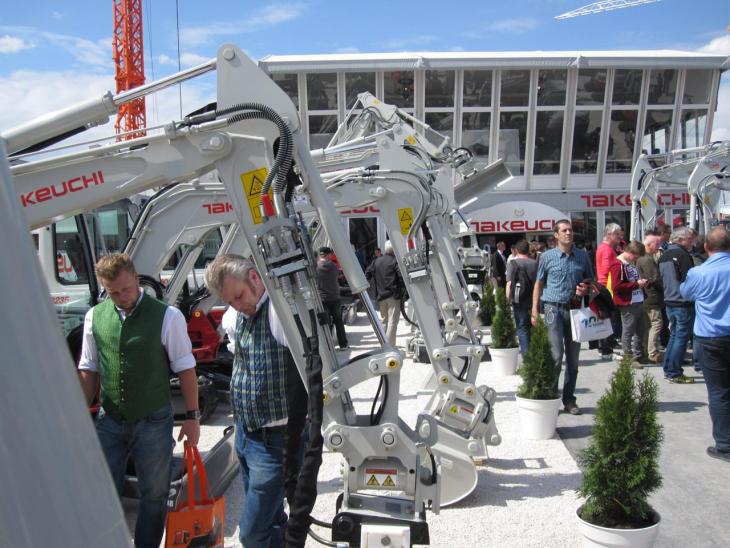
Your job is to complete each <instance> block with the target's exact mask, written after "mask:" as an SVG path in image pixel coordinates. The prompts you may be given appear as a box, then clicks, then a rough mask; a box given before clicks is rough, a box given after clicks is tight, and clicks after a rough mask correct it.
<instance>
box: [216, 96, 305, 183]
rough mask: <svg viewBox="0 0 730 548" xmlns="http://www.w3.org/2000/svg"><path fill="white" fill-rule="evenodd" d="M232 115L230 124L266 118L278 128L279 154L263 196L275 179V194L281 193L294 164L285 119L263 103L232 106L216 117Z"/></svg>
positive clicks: (219, 111)
mask: <svg viewBox="0 0 730 548" xmlns="http://www.w3.org/2000/svg"><path fill="white" fill-rule="evenodd" d="M232 113H235V114H233V116H231V117H230V118H228V123H229V124H235V123H237V122H242V121H245V120H255V119H260V118H264V119H266V120H269V121H271V122H273V123H274V124H275V125H276V127H277V128H278V130H279V137H280V141H279V150H278V151H277V152H278V154H277V155H276V158H275V160H274V165H273V167H272V169H271V171H270V172H269V174H268V175H267V176H266V180H265V181H264V185H263V189H262V191H261V194H262V195H263V194H266V193H267V192H268V191H269V187H270V186H271V184H272V181H273V179H274V177H276V183H275V185H274V192H276V193H280V192H281V191H282V190H283V189H284V188H285V186H286V178H287V174H288V173H289V168H290V167H291V165H292V162H293V148H294V145H293V140H292V135H291V131H290V130H289V126H287V125H286V122H285V121H284V119H283V118H282V117H281V116H279V114H278V113H277V112H276V111H275V110H274V109H272V108H271V107H269V106H267V105H264V104H263V103H240V104H237V105H232V106H230V107H228V108H225V109H222V110H217V111H216V117H221V116H226V115H228V114H232Z"/></svg>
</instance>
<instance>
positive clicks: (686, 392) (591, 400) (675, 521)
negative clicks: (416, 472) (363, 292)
mask: <svg viewBox="0 0 730 548" xmlns="http://www.w3.org/2000/svg"><path fill="white" fill-rule="evenodd" d="M347 329H348V336H349V337H350V343H351V346H352V350H351V352H353V353H360V352H362V351H364V350H366V349H367V348H370V347H372V346H373V344H374V335H373V334H372V332H370V330H369V327H368V326H366V325H365V324H364V318H363V317H362V315H361V317H360V318H359V319H358V324H357V325H355V326H348V328H347ZM407 335H408V328H407V326H406V324H405V323H404V322H401V326H400V329H399V341H398V342H399V344H400V345H401V347H403V346H404V345H405V341H406V338H407ZM343 357H344V356H343ZM615 368H616V364H615V363H614V362H607V361H600V360H599V358H598V354H597V352H596V351H594V350H588V349H587V348H584V349H583V351H582V352H581V368H580V372H579V377H578V389H577V396H578V403H579V404H580V406H581V408H582V409H583V412H584V413H583V415H580V416H572V415H566V414H561V415H560V416H559V418H558V434H559V436H560V437H558V436H556V437H554V438H553V439H551V440H545V441H531V442H528V441H524V440H521V439H520V436H519V420H518V416H517V410H516V405H515V403H514V393H515V390H516V387H517V385H518V383H519V377H517V376H513V377H506V378H496V377H494V376H493V375H492V374H491V371H490V367H489V363H488V362H484V363H483V364H482V367H481V368H480V373H479V379H478V380H479V384H488V385H489V386H492V387H493V388H494V389H495V390H496V391H497V394H498V398H497V403H496V406H495V414H496V420H497V425H498V428H499V430H500V433H501V435H502V437H503V442H502V444H501V445H500V446H498V447H494V448H491V449H490V459H489V462H488V463H487V466H485V467H482V468H480V469H479V484H478V486H477V488H476V489H475V491H474V492H473V493H472V494H471V495H469V496H468V497H467V498H466V499H464V500H463V501H461V502H459V503H457V504H455V505H454V506H452V507H449V508H444V509H442V511H441V514H440V515H429V518H428V519H429V527H430V532H431V546H433V547H438V548H441V547H443V548H451V547H454V548H469V547H474V548H477V547H480V548H481V547H523V546H524V547H532V546H534V547H540V548H546V547H553V546H555V547H566V546H567V547H573V546H580V538H579V536H578V531H577V527H576V524H575V518H574V512H575V509H576V508H577V506H578V505H579V501H578V498H577V496H576V494H575V488H576V487H577V486H578V485H579V483H580V480H581V474H580V470H579V469H578V467H577V465H576V463H575V460H574V457H575V454H576V452H577V451H578V450H580V449H581V448H583V447H585V446H586V445H587V443H588V440H589V437H590V432H591V426H592V423H593V414H594V411H595V404H596V402H597V400H598V398H599V397H600V396H601V394H602V393H603V391H604V389H605V387H606V386H607V385H608V380H609V378H610V375H611V373H612V372H613V371H614V370H615ZM646 371H647V372H648V374H650V375H654V376H655V377H656V378H657V382H659V386H660V405H659V418H660V421H661V422H662V424H663V425H664V428H665V442H664V445H663V448H662V455H661V471H662V474H663V477H664V486H663V487H662V488H661V489H660V490H659V492H658V493H656V494H655V495H654V496H653V497H652V504H653V505H654V507H655V508H656V510H657V511H658V512H659V513H660V514H661V516H662V526H661V528H660V533H659V538H658V541H657V544H656V546H659V547H665V546H666V547H673V546H677V547H680V546H681V547H714V546H718V547H719V546H727V545H730V525H729V524H728V521H729V520H728V516H730V513H729V512H730V510H729V509H730V465H727V464H726V463H724V462H721V461H717V460H714V459H711V458H709V457H708V456H707V455H706V454H705V448H706V447H707V445H709V444H711V442H712V438H711V435H710V419H709V415H708V412H707V392H706V390H705V386H704V383H703V381H702V378H701V375H699V374H695V373H694V372H693V371H692V369H691V367H690V368H686V369H685V372H686V373H687V374H690V373H691V374H692V375H696V376H697V377H698V378H697V382H696V384H694V385H673V384H669V383H668V382H666V381H665V380H664V379H663V376H662V373H661V368H660V367H656V366H654V367H647V368H646ZM429 372H430V366H429V365H427V364H414V363H413V362H412V361H411V360H406V363H405V365H404V369H403V382H402V385H401V386H402V387H403V393H402V396H401V400H402V403H401V411H402V413H403V415H404V417H405V418H406V421H407V422H409V423H411V424H413V423H414V422H415V416H416V413H417V412H418V411H419V410H420V409H423V406H424V404H425V398H424V397H423V396H419V395H418V394H417V390H418V388H419V387H420V386H421V384H422V381H423V380H424V379H425V378H426V377H427V376H428V374H429ZM375 387H376V385H375V383H374V382H371V383H369V384H367V383H366V385H365V386H363V387H361V388H360V389H359V390H358V391H356V392H355V393H354V394H353V398H354V399H355V401H356V404H357V405H363V406H368V405H369V401H370V398H372V396H373V394H374V393H375ZM368 409H369V407H368ZM360 412H365V411H360ZM219 413H220V418H221V420H222V421H224V422H227V421H226V417H225V408H222V409H221V411H220V412H219ZM219 413H216V415H218V414H219ZM216 422H219V421H216ZM209 428H211V429H212V437H213V438H215V437H216V431H215V429H216V428H220V426H218V427H204V430H208V429H209ZM217 435H219V434H217ZM341 462H342V459H341V458H340V456H339V455H337V454H332V453H325V455H324V464H323V466H322V469H321V471H320V478H319V497H318V500H317V504H316V506H315V510H314V515H315V516H316V517H317V518H319V519H323V520H329V519H331V518H332V517H333V515H334V508H335V498H336V496H337V494H338V493H339V492H340V490H341V485H342V482H341V480H340V465H341ZM242 507H243V492H242V487H241V484H240V481H234V482H233V483H232V484H231V486H230V487H229V489H228V491H227V492H226V526H225V534H226V542H225V545H226V546H227V547H238V546H240V543H239V542H238V529H237V521H238V518H239V516H240V512H241V510H242ZM315 530H316V531H317V532H318V533H319V534H321V535H322V536H325V538H329V535H328V533H327V532H326V531H322V530H321V529H315ZM310 546H312V547H314V546H320V545H319V544H317V543H316V542H314V541H312V540H311V539H310V540H309V541H308V542H307V547H310Z"/></svg>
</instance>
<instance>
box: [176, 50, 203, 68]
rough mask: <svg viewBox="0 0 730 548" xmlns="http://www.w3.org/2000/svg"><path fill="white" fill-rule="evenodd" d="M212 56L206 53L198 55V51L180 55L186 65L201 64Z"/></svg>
mask: <svg viewBox="0 0 730 548" xmlns="http://www.w3.org/2000/svg"><path fill="white" fill-rule="evenodd" d="M210 59H211V58H210V57H206V56H205V55H198V54H197V53H183V54H181V55H180V63H181V64H182V65H183V66H185V67H192V66H195V65H200V64H201V63H205V62H206V61H210Z"/></svg>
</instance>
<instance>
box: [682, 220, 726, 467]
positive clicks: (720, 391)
mask: <svg viewBox="0 0 730 548" xmlns="http://www.w3.org/2000/svg"><path fill="white" fill-rule="evenodd" d="M705 251H707V254H708V255H709V259H707V260H706V261H705V262H704V263H703V264H702V265H700V266H697V267H695V268H693V269H691V270H690V271H689V272H688V273H687V279H686V280H685V281H684V282H683V283H682V285H681V286H680V288H679V289H680V291H681V293H682V296H683V297H684V298H685V299H687V300H689V301H694V302H695V314H696V315H695V324H694V334H695V341H696V343H697V345H698V346H699V348H696V349H695V351H699V355H700V364H701V366H702V372H703V374H704V376H705V384H706V385H707V399H708V403H709V408H710V419H711V420H712V437H713V438H714V439H715V446H714V447H708V448H707V454H708V455H710V456H711V457H714V458H717V459H722V460H725V461H727V462H730V234H729V233H728V232H727V231H726V230H725V228H724V227H717V228H713V229H712V230H711V231H710V233H709V234H708V235H707V238H706V239H705Z"/></svg>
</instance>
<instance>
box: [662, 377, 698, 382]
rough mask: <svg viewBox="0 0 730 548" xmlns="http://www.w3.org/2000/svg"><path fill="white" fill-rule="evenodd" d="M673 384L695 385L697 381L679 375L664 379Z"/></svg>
mask: <svg viewBox="0 0 730 548" xmlns="http://www.w3.org/2000/svg"><path fill="white" fill-rule="evenodd" d="M664 378H665V379H667V380H668V381H669V382H671V383H672V384H693V383H694V382H695V380H694V379H693V378H692V377H687V376H686V375H679V376H678V377H664Z"/></svg>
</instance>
